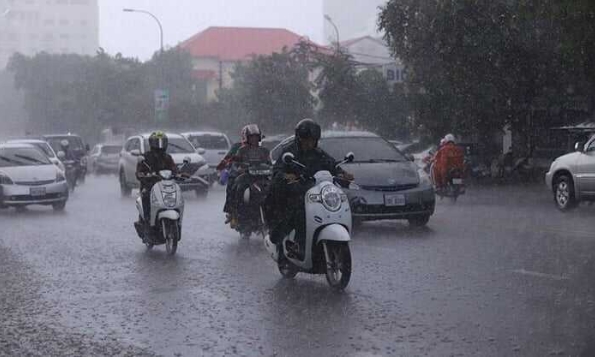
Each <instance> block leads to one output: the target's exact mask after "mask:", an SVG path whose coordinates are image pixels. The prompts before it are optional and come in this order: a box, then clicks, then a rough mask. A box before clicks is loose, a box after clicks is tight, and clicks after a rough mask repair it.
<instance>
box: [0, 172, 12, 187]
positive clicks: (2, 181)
mask: <svg viewBox="0 0 595 357" xmlns="http://www.w3.org/2000/svg"><path fill="white" fill-rule="evenodd" d="M12 184H13V182H12V180H11V179H10V177H8V176H6V175H5V174H1V173H0V185H12Z"/></svg>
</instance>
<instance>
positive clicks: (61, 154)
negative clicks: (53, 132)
mask: <svg viewBox="0 0 595 357" xmlns="http://www.w3.org/2000/svg"><path fill="white" fill-rule="evenodd" d="M56 155H57V156H58V159H60V160H64V158H65V157H66V154H65V153H64V151H58V153H57V154H56Z"/></svg>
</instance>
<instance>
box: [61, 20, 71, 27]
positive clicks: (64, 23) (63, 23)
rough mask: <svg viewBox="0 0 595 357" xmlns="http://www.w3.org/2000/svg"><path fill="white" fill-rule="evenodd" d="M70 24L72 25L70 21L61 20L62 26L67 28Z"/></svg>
mask: <svg viewBox="0 0 595 357" xmlns="http://www.w3.org/2000/svg"><path fill="white" fill-rule="evenodd" d="M68 24H70V21H68V20H67V19H62V20H60V25H62V26H67V25H68Z"/></svg>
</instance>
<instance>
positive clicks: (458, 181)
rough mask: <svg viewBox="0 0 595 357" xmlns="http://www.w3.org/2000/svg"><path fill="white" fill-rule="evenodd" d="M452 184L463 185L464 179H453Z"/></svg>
mask: <svg viewBox="0 0 595 357" xmlns="http://www.w3.org/2000/svg"><path fill="white" fill-rule="evenodd" d="M452 184H453V185H462V184H463V179H460V178H455V179H452Z"/></svg>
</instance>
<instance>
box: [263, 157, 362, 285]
mask: <svg viewBox="0 0 595 357" xmlns="http://www.w3.org/2000/svg"><path fill="white" fill-rule="evenodd" d="M282 159H283V161H284V162H285V163H286V164H288V165H294V166H295V167H297V168H304V167H305V166H304V165H302V164H301V163H299V162H297V161H295V157H294V156H293V155H292V154H291V153H285V154H284V155H283V158H282ZM353 159H354V156H353V153H349V154H348V155H347V156H346V157H345V160H344V161H342V162H340V163H339V165H340V164H344V163H347V162H352V161H353ZM306 179H309V178H306ZM313 179H314V180H316V183H315V185H314V186H313V187H312V188H310V189H309V190H308V191H307V192H306V195H305V198H304V205H305V213H306V220H305V223H306V227H305V229H304V232H305V234H306V237H305V239H303V240H302V241H303V242H305V248H304V249H303V251H304V258H303V260H299V259H296V258H295V257H292V256H293V254H292V253H290V251H291V250H290V249H288V246H292V247H295V246H296V245H297V243H296V231H295V230H293V231H292V232H291V233H290V234H289V235H288V236H287V237H285V238H284V239H283V243H282V249H281V252H280V253H281V256H279V253H278V251H277V247H276V245H275V244H274V243H273V242H271V240H270V236H269V235H267V236H266V237H265V238H264V244H265V247H266V249H267V251H268V252H269V253H270V254H271V257H272V258H273V260H275V261H276V262H277V265H278V268H279V272H280V273H281V274H282V275H283V276H284V277H286V278H294V277H295V276H296V275H297V273H299V272H304V273H308V274H325V275H326V280H327V281H328V283H329V285H330V286H331V287H333V288H335V289H338V290H342V289H345V287H347V285H348V284H349V279H350V278H351V252H350V249H349V242H350V241H351V235H350V233H351V221H352V219H351V208H350V206H349V202H348V200H347V195H346V194H345V193H344V192H343V191H342V190H341V188H340V187H338V186H337V185H336V184H335V181H336V180H335V179H336V178H334V177H333V176H332V175H331V173H330V172H328V171H319V172H317V173H316V174H315V175H314V177H313ZM337 181H338V179H337Z"/></svg>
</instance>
